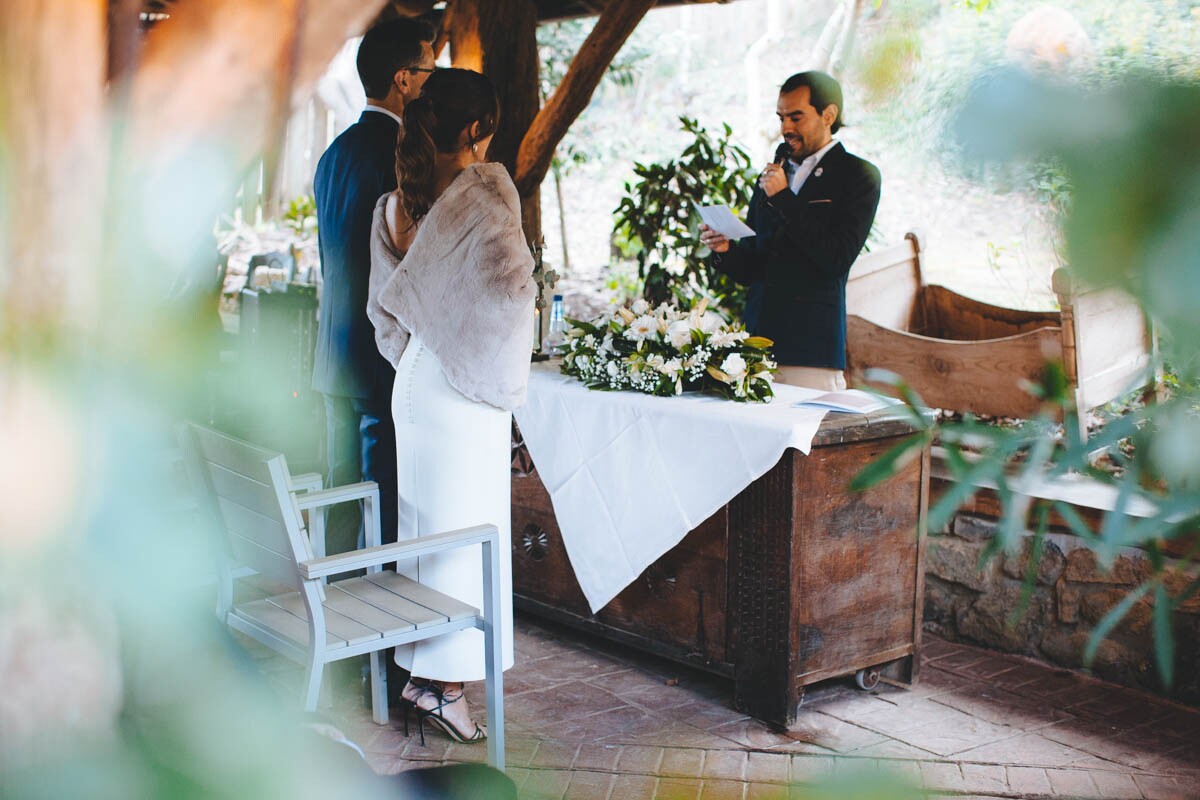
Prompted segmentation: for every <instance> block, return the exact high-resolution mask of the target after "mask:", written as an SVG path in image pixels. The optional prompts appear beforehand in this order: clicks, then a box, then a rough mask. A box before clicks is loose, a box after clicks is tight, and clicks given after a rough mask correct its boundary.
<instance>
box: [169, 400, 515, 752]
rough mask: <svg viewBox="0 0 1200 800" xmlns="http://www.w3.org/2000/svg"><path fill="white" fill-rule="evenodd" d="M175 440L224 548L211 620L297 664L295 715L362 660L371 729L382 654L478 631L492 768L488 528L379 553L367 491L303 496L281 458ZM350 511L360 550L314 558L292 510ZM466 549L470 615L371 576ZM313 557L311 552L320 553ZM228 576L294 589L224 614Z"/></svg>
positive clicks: (495, 582)
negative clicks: (477, 591) (345, 664)
mask: <svg viewBox="0 0 1200 800" xmlns="http://www.w3.org/2000/svg"><path fill="white" fill-rule="evenodd" d="M180 439H181V444H182V445H183V449H184V453H185V457H186V459H187V466H188V472H189V475H190V476H191V479H192V481H193V483H194V484H195V485H196V486H197V487H199V489H200V490H201V492H202V493H203V494H205V495H207V497H208V499H209V501H210V502H209V503H208V504H207V505H208V509H209V512H210V513H211V514H212V516H213V523H214V525H215V526H217V527H219V528H220V529H221V530H223V531H224V533H225V540H226V542H227V543H228V545H229V550H228V553H227V557H226V558H225V559H223V562H224V563H223V564H222V566H221V570H220V583H219V591H218V601H217V614H218V616H219V617H220V618H221V619H222V620H223V621H224V622H225V623H226V624H228V625H229V626H230V627H231V628H233V629H235V630H237V631H240V632H242V633H244V634H246V635H247V636H250V637H252V638H254V639H256V640H257V641H259V642H261V643H262V644H264V645H266V646H267V647H270V648H272V649H273V650H276V651H277V652H279V653H281V654H283V655H285V656H288V657H289V658H291V659H293V660H295V661H298V662H300V663H302V664H307V665H308V671H307V676H306V681H305V688H304V707H305V709H306V710H309V711H311V710H313V709H315V708H316V706H317V700H318V698H319V695H320V688H321V676H322V672H323V670H324V667H325V664H327V663H329V662H331V661H338V660H340V659H343V658H350V657H351V656H357V655H362V654H364V653H369V654H370V660H371V705H372V712H373V716H374V718H375V722H377V723H379V724H380V725H382V724H385V723H386V722H387V721H388V708H387V688H386V681H387V670H386V669H385V665H384V662H383V658H384V653H385V651H386V650H387V649H388V648H391V647H395V646H396V645H401V644H408V643H410V642H415V641H419V640H421V639H428V638H432V637H434V636H440V635H442V634H444V633H450V632H452V631H458V630H462V629H464V628H471V627H475V628H479V629H480V630H482V631H483V632H484V639H485V657H486V663H487V677H486V681H487V721H488V763H489V764H491V765H492V766H494V767H496V768H498V769H501V770H502V769H504V690H503V669H502V664H501V657H502V656H501V646H500V624H499V615H500V591H501V587H500V547H501V544H500V539H499V531H498V530H497V528H496V526H495V525H478V526H475V527H473V528H465V529H463V530H459V531H450V532H446V533H439V534H435V535H431V536H423V537H421V538H419V539H413V540H409V541H405V542H397V543H394V544H388V545H382V546H380V545H379V488H378V487H377V486H376V484H374V483H369V482H368V483H357V484H353V485H349V486H339V487H335V488H332V489H320V488H315V487H314V485H313V481H312V480H311V478H310V477H309V476H297V477H298V478H300V477H303V480H301V481H295V480H293V479H292V477H291V476H290V475H289V473H288V469H287V461H286V459H285V458H284V456H283V455H282V454H280V453H274V452H271V451H270V450H266V449H264V448H261V447H258V446H257V445H253V444H250V443H248V442H244V441H241V440H240V439H235V438H233V437H231V436H227V435H226V434H223V433H220V432H218V431H214V430H211V429H209V428H204V427H201V426H199V425H194V424H186V425H184V426H182V427H181V429H180ZM298 483H302V484H304V486H300V485H297V484H298ZM305 486H307V487H308V488H307V489H305ZM316 486H317V487H319V484H316ZM359 500H362V501H364V509H363V511H364V513H363V517H364V519H365V521H366V524H365V528H366V540H367V545H368V546H367V547H366V548H364V549H362V550H354V551H351V552H347V553H338V554H334V555H330V556H321V555H318V556H314V553H313V551H314V547H313V543H312V542H310V541H309V538H308V536H306V534H305V524H304V518H303V516H302V514H301V511H303V510H306V509H307V510H318V509H322V508H323V507H325V506H330V505H334V504H336V503H344V502H355V501H359ZM318 516H319V514H317V515H314V518H316V517H318ZM314 527H317V526H314ZM473 544H480V545H482V551H483V559H482V570H483V587H484V591H483V597H484V603H483V605H484V608H483V613H482V614H481V613H480V612H479V611H478V610H477V609H476V608H474V607H472V606H470V605H467V604H466V603H463V602H460V601H458V600H456V599H455V598H453V597H449V596H447V595H444V594H442V593H440V592H437V591H434V590H433V589H431V588H429V587H428V586H423V585H422V584H420V583H417V582H416V581H413V580H410V579H408V578H406V577H404V576H403V575H399V574H397V573H395V572H390V571H383V570H382V565H384V564H389V563H392V562H396V561H405V560H409V559H413V558H416V557H418V556H423V555H430V554H433V553H437V552H440V551H443V550H450V549H452V548H456V547H466V546H469V545H473ZM316 550H317V551H318V553H320V552H322V551H323V550H324V546H323V543H322V544H320V545H318V546H317V548H316ZM239 566H245V567H249V568H250V569H252V570H254V571H256V572H258V573H259V574H261V575H262V576H264V577H265V578H268V579H270V580H273V581H277V582H279V583H282V584H286V585H290V586H294V587H295V588H296V591H293V592H288V593H284V594H279V595H276V596H274V597H267V598H265V599H260V600H254V601H251V602H244V603H236V604H235V603H234V598H233V572H234V570H235V569H236V568H237V567H239ZM364 569H365V570H366V574H365V576H363V577H357V578H351V579H348V580H342V581H337V582H335V583H330V584H326V583H325V581H324V579H325V578H326V577H328V576H332V575H340V574H345V573H348V572H357V571H361V570H364Z"/></svg>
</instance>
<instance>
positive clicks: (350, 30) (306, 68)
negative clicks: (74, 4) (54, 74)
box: [130, 0, 384, 166]
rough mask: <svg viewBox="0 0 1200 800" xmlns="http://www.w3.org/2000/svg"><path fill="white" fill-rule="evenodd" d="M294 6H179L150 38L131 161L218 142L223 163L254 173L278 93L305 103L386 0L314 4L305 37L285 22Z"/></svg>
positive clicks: (138, 80) (136, 99)
mask: <svg viewBox="0 0 1200 800" xmlns="http://www.w3.org/2000/svg"><path fill="white" fill-rule="evenodd" d="M295 2H296V0H258V2H254V3H246V2H244V0H179V2H177V3H175V4H174V5H172V7H171V19H170V20H169V21H168V22H167V23H166V24H163V25H159V26H156V27H155V28H154V30H152V31H151V32H150V34H149V35H148V36H147V38H146V42H145V45H144V49H143V52H142V59H141V63H140V64H139V66H138V70H137V73H136V75H135V78H134V83H133V94H132V101H131V109H130V112H131V113H130V133H131V137H132V141H133V143H134V144H133V147H134V149H133V150H132V152H138V153H154V154H155V155H156V156H157V157H158V158H159V159H163V160H171V159H173V158H179V157H181V156H183V154H185V153H188V152H189V151H191V150H192V149H193V148H195V147H197V146H200V145H209V144H212V143H219V144H220V146H221V148H222V150H223V151H224V154H225V155H226V157H229V158H232V159H233V160H234V162H235V163H236V164H238V165H243V166H244V165H246V164H248V163H249V162H250V160H251V159H252V158H253V157H254V156H255V155H256V154H257V153H258V152H259V150H260V149H261V148H262V146H263V143H264V142H265V141H267V139H268V138H269V131H270V127H271V121H272V112H273V111H275V110H276V109H277V100H276V98H277V96H278V92H279V91H280V90H281V88H282V89H283V90H284V91H286V92H287V94H286V101H287V102H288V103H289V104H291V103H292V102H293V101H294V100H295V99H296V98H299V97H305V96H307V94H308V93H309V91H310V90H311V88H312V85H313V84H314V83H315V82H316V80H317V78H318V77H320V74H321V73H322V71H323V70H324V69H325V68H326V66H327V65H328V64H329V61H330V59H332V58H333V56H334V55H335V54H336V53H337V51H338V50H339V49H340V48H341V47H342V45H343V44H344V43H345V41H346V39H348V38H350V37H351V36H356V35H358V34H360V33H362V32H363V30H364V29H365V28H366V26H367V23H369V22H370V21H371V20H372V19H373V18H374V17H375V15H376V14H377V13H378V12H379V9H380V8H381V7H382V5H383V3H384V0H319V2H309V3H307V5H306V9H307V13H306V14H304V15H303V20H302V25H301V26H300V28H299V30H297V29H296V27H295V26H293V25H290V24H288V22H287V21H288V20H289V19H293V18H295V16H296V8H295ZM281 22H282V23H283V24H281ZM297 35H298V36H299V42H298V50H297V51H296V55H295V57H294V59H293V57H292V48H293V47H296V36H297ZM288 63H293V64H294V65H293V67H291V68H289V69H290V72H291V74H290V76H285V75H284V73H282V72H281V65H284V64H288ZM285 71H286V70H285ZM281 82H283V83H287V84H289V85H287V86H281Z"/></svg>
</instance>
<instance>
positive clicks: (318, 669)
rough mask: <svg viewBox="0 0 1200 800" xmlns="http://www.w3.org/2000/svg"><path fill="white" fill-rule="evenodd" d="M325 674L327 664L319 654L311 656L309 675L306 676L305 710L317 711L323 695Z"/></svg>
mask: <svg viewBox="0 0 1200 800" xmlns="http://www.w3.org/2000/svg"><path fill="white" fill-rule="evenodd" d="M324 674H325V662H324V661H322V660H321V656H320V654H318V653H313V654H311V655H310V656H309V663H308V674H307V675H306V676H305V677H306V680H305V687H304V710H305V711H316V710H317V701H318V700H319V699H320V695H321V678H322V677H323V676H324Z"/></svg>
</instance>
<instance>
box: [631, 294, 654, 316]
mask: <svg viewBox="0 0 1200 800" xmlns="http://www.w3.org/2000/svg"><path fill="white" fill-rule="evenodd" d="M629 310H630V311H632V312H633V313H635V314H637V315H638V316H641V315H642V314H645V313H646V312H647V311H649V310H650V304H649V303H647V302H646V301H645V300H643V299H642V298H640V297H639V298H638V299H637V300H634V301H633V305H631V306H630V307H629Z"/></svg>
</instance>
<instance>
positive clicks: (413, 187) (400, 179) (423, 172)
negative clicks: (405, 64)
mask: <svg viewBox="0 0 1200 800" xmlns="http://www.w3.org/2000/svg"><path fill="white" fill-rule="evenodd" d="M436 128H437V114H436V113H435V112H434V109H433V102H432V101H431V100H430V99H429V98H428V97H418V98H417V99H415V100H413V101H412V102H411V103H409V104H408V105H406V106H405V107H404V130H403V131H402V132H401V134H400V137H399V138H398V139H397V140H396V185H397V189H398V194H399V196H400V205H402V206H403V207H404V210H405V211H406V212H407V213H408V218H409V219H410V220H412V221H413V222H418V221H420V220H421V218H423V217H424V216H425V215H426V214H427V213H429V208H430V207H431V206H432V205H433V201H434V196H433V189H434V187H433V157H434V154H435V153H436V152H437V146H436V145H435V144H434V140H433V133H434V131H435V130H436Z"/></svg>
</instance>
